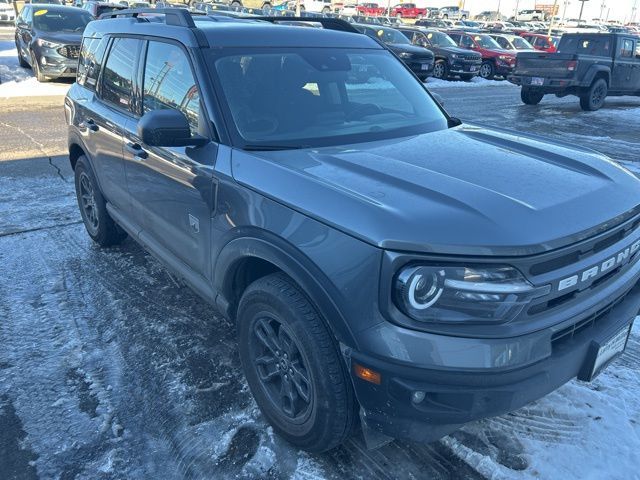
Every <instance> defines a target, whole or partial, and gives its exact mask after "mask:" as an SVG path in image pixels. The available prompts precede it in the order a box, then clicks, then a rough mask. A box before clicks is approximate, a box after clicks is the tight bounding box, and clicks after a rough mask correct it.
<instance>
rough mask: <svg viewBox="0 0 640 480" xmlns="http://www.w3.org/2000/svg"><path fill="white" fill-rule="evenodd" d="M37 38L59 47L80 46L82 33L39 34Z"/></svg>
mask: <svg viewBox="0 0 640 480" xmlns="http://www.w3.org/2000/svg"><path fill="white" fill-rule="evenodd" d="M38 38H41V39H42V40H45V41H47V42H53V43H59V44H61V45H80V43H81V42H82V32H80V33H71V32H40V33H39V35H38Z"/></svg>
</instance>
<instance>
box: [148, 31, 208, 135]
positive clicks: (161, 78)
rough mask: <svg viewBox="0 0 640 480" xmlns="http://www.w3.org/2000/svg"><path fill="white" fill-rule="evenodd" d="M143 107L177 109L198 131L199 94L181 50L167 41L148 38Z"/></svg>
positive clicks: (192, 127) (192, 131) (194, 131)
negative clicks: (152, 40)
mask: <svg viewBox="0 0 640 480" xmlns="http://www.w3.org/2000/svg"><path fill="white" fill-rule="evenodd" d="M142 105H143V110H144V113H147V112H149V111H151V110H160V109H175V110H180V111H181V112H182V113H184V115H185V116H186V117H187V120H189V125H190V126H191V133H192V134H195V133H197V132H198V118H199V116H200V94H199V92H198V88H197V86H196V82H195V80H194V78H193V74H192V72H191V65H190V63H189V59H188V57H187V54H186V53H185V51H184V50H182V49H181V48H180V47H179V46H177V45H174V44H170V43H161V42H149V47H148V49H147V58H146V61H145V69H144V93H143V101H142Z"/></svg>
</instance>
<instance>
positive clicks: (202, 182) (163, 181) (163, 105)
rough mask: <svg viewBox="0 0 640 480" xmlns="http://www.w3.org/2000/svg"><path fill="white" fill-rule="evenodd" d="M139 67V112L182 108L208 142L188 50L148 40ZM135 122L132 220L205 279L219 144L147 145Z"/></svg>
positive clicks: (130, 137) (130, 160)
mask: <svg viewBox="0 0 640 480" xmlns="http://www.w3.org/2000/svg"><path fill="white" fill-rule="evenodd" d="M141 65H143V75H142V76H141V82H142V89H141V90H142V102H141V107H142V108H141V112H140V113H142V114H144V113H146V112H149V111H151V110H157V109H167V108H172V109H176V110H180V111H181V112H182V113H184V114H185V116H186V117H187V119H188V120H189V123H190V125H191V132H192V134H199V135H202V136H205V137H208V138H210V131H209V126H208V122H207V121H206V120H205V118H204V109H202V108H201V105H200V94H199V90H198V87H197V84H196V82H195V80H194V75H193V69H192V66H191V62H190V60H189V55H188V52H187V51H186V50H185V49H184V48H182V46H180V45H178V44H176V43H170V42H161V41H149V42H148V43H147V48H146V55H144V58H143V61H142V62H141ZM137 123H138V122H137V121H134V122H131V123H130V124H128V125H127V128H126V130H125V133H124V137H125V138H124V148H125V152H124V156H125V164H126V173H127V185H128V188H129V193H130V197H131V203H132V211H133V215H134V217H133V220H134V221H135V222H136V223H138V224H139V225H140V226H141V227H142V230H143V232H144V234H146V235H148V236H149V237H150V238H151V239H152V241H153V242H154V243H155V244H156V245H157V246H159V247H160V248H162V249H163V250H165V251H166V252H168V253H169V254H171V255H172V256H173V257H175V258H177V259H178V260H179V261H181V262H182V263H183V264H184V265H186V266H188V267H189V268H190V269H191V270H192V271H194V272H195V273H199V274H200V275H202V276H206V271H207V266H208V265H210V263H209V250H210V248H209V247H210V239H211V237H210V235H211V217H212V215H213V212H214V209H215V193H216V183H215V180H214V177H213V166H214V163H215V158H216V154H217V150H218V146H217V144H216V143H214V142H210V143H208V144H206V145H205V146H203V147H198V148H194V147H171V148H167V147H151V146H148V145H145V144H144V143H143V142H142V140H141V139H140V137H139V136H138V133H137Z"/></svg>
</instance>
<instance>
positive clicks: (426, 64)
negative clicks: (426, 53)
mask: <svg viewBox="0 0 640 480" xmlns="http://www.w3.org/2000/svg"><path fill="white" fill-rule="evenodd" d="M420 69H421V70H429V64H428V63H423V64H422V65H420Z"/></svg>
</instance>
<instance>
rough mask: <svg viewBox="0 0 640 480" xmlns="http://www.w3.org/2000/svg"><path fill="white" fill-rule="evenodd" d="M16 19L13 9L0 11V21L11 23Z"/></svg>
mask: <svg viewBox="0 0 640 480" xmlns="http://www.w3.org/2000/svg"><path fill="white" fill-rule="evenodd" d="M15 21H16V14H15V13H14V12H13V11H6V10H3V11H2V12H0V23H13V22H15Z"/></svg>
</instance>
